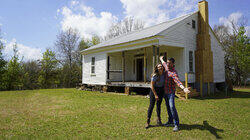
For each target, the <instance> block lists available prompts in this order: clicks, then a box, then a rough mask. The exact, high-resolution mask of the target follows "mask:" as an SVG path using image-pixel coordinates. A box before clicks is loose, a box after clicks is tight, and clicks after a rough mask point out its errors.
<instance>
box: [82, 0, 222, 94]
mask: <svg viewBox="0 0 250 140" xmlns="http://www.w3.org/2000/svg"><path fill="white" fill-rule="evenodd" d="M198 6H199V10H198V11H197V12H194V13H190V14H187V15H184V16H181V17H178V18H175V19H172V20H169V21H166V22H163V23H161V24H158V25H155V26H152V27H148V28H144V29H141V30H138V31H133V32H130V33H128V34H124V35H121V36H119V37H116V38H113V39H111V40H107V41H105V42H102V43H100V44H98V45H95V46H92V47H90V48H88V49H85V50H83V51H82V55H83V59H82V63H83V64H82V67H83V68H82V69H83V71H82V83H83V84H88V85H101V86H107V85H111V86H112V85H113V86H114V85H117V86H124V87H149V86H150V84H149V82H150V76H151V73H152V72H153V68H154V66H155V65H156V64H157V63H158V62H159V59H158V58H159V56H160V55H166V56H167V57H168V58H169V57H173V58H175V60H176V62H175V63H176V64H175V67H176V70H177V72H178V74H179V77H180V79H181V81H185V73H188V83H193V85H194V86H195V87H197V88H198V89H199V87H200V85H199V84H200V81H201V80H202V82H203V83H204V85H203V87H204V89H208V88H210V89H211V91H214V85H215V83H223V82H225V69H224V52H223V50H222V47H221V46H220V43H219V41H218V39H217V37H216V36H215V34H214V32H213V31H212V29H211V27H210V26H209V24H208V3H207V2H206V1H201V2H199V3H198ZM201 75H202V79H201V77H200V76H201ZM207 83H209V85H210V86H209V87H208V88H206V87H207ZM203 92H206V91H205V90H204V91H203Z"/></svg>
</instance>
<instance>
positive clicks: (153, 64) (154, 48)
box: [152, 45, 155, 71]
mask: <svg viewBox="0 0 250 140" xmlns="http://www.w3.org/2000/svg"><path fill="white" fill-rule="evenodd" d="M152 60H153V63H152V64H153V71H154V67H155V46H154V45H153V59H152Z"/></svg>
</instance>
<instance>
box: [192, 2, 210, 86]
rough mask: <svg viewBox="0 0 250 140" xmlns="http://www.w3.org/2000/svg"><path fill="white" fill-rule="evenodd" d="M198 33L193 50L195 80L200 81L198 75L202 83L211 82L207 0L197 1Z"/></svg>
mask: <svg viewBox="0 0 250 140" xmlns="http://www.w3.org/2000/svg"><path fill="white" fill-rule="evenodd" d="M198 7H199V12H198V34H197V38H196V40H197V48H196V51H195V77H196V78H195V80H196V82H197V83H199V82H200V75H202V79H203V80H202V81H203V82H204V83H208V82H209V83H212V82H213V81H214V78H213V52H212V51H211V40H210V35H209V21H208V19H209V18H208V2H207V1H205V0H203V1H200V2H199V3H198Z"/></svg>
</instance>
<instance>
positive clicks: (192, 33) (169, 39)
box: [159, 13, 198, 83]
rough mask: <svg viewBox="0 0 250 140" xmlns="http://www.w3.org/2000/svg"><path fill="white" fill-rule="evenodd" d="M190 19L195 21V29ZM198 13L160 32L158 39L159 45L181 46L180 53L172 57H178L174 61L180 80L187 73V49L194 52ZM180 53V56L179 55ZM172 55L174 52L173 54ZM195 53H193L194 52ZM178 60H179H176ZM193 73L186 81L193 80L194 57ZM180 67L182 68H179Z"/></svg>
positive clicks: (183, 78) (192, 81) (190, 81)
mask: <svg viewBox="0 0 250 140" xmlns="http://www.w3.org/2000/svg"><path fill="white" fill-rule="evenodd" d="M192 20H194V21H195V24H196V25H195V29H193V28H192ZM197 23H198V14H197V13H196V14H193V15H192V16H190V17H188V18H186V19H185V20H183V21H181V22H179V23H177V24H176V25H174V26H172V27H170V28H169V29H167V30H166V31H163V32H162V33H161V35H162V36H164V38H163V39H160V41H159V44H160V45H166V46H175V47H183V48H184V50H183V51H182V54H181V53H179V54H177V55H176V56H175V57H174V56H172V57H174V58H180V59H181V60H180V61H179V59H178V60H177V59H176V60H177V61H176V69H177V72H178V73H179V77H180V79H181V80H182V81H184V80H185V73H189V54H188V53H189V51H193V52H194V53H195V50H196V35H197V32H198V24H197ZM180 54H181V55H182V56H180ZM173 55H174V54H173ZM194 55H195V54H194ZM178 61H179V62H178ZM193 62H194V63H193V73H189V74H188V82H189V83H194V82H195V57H193ZM181 67H182V68H181Z"/></svg>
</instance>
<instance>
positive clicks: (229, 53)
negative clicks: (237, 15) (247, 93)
mask: <svg viewBox="0 0 250 140" xmlns="http://www.w3.org/2000/svg"><path fill="white" fill-rule="evenodd" d="M230 24H231V25H230V26H224V25H216V26H215V27H214V32H215V34H216V35H217V37H218V38H219V40H220V42H221V44H222V48H223V50H224V51H225V70H226V81H228V82H229V83H230V82H232V84H234V85H236V86H241V85H242V83H244V81H246V79H247V78H248V76H249V75H248V73H249V72H250V70H249V66H250V63H249V60H250V58H249V56H250V50H249V49H250V48H249V47H250V46H249V37H248V36H247V35H246V31H245V25H246V21H245V20H244V18H243V19H241V20H240V22H235V21H233V20H231V21H230Z"/></svg>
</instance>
